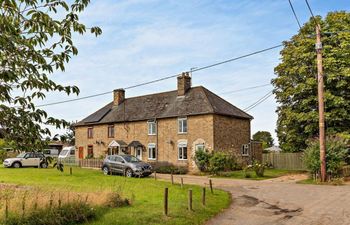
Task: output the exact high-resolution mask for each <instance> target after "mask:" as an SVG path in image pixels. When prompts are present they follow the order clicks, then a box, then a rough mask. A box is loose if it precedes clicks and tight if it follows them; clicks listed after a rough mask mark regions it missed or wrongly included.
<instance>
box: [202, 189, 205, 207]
mask: <svg viewBox="0 0 350 225" xmlns="http://www.w3.org/2000/svg"><path fill="white" fill-rule="evenodd" d="M202 205H205V187H203V191H202Z"/></svg>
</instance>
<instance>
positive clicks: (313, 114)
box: [272, 11, 350, 152]
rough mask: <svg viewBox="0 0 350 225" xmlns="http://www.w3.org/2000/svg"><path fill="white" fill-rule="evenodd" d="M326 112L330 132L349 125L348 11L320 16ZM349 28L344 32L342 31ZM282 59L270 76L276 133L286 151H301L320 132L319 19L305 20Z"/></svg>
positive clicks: (283, 53) (349, 65)
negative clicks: (273, 74) (275, 107)
mask: <svg viewBox="0 0 350 225" xmlns="http://www.w3.org/2000/svg"><path fill="white" fill-rule="evenodd" d="M316 19H317V21H318V23H319V24H320V25H321V31H322V45H323V66H324V74H325V116H326V125H327V132H328V133H340V132H344V131H349V127H350V117H349V114H350V95H349V93H350V57H349V53H350V33H349V32H348V31H349V30H350V13H349V12H345V11H341V12H330V13H328V15H327V16H326V17H325V18H324V19H322V18H321V17H316ZM342 31H345V32H342ZM281 56H282V58H281V60H282V62H281V63H280V64H279V65H278V66H277V67H276V68H275V73H276V75H277V78H275V79H273V80H272V84H273V85H274V94H275V96H276V100H277V102H278V104H279V106H278V108H277V113H278V120H277V136H278V139H279V142H280V146H281V148H282V149H283V150H284V151H290V152H293V151H300V150H303V149H305V148H306V147H307V143H306V141H307V140H308V139H309V138H313V137H316V136H318V101H317V84H318V82H317V78H316V77H317V67H316V51H315V23H314V21H312V20H310V21H309V22H307V23H305V24H304V26H303V27H302V28H301V30H300V31H299V33H298V34H296V35H294V36H293V37H292V38H291V40H289V41H285V42H284V49H283V50H282V51H281Z"/></svg>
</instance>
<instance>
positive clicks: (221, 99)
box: [203, 87, 254, 119]
mask: <svg viewBox="0 0 350 225" xmlns="http://www.w3.org/2000/svg"><path fill="white" fill-rule="evenodd" d="M203 89H204V90H205V91H207V92H209V93H210V94H212V95H214V96H215V97H218V98H219V99H220V100H222V101H224V102H226V103H227V104H230V105H231V106H232V107H234V108H235V109H237V110H239V111H240V112H242V113H244V114H245V115H247V116H249V117H251V118H252V119H253V118H254V117H253V116H251V115H250V114H248V113H246V112H245V111H243V110H242V109H240V108H238V107H237V106H235V105H233V104H232V103H231V102H229V101H227V100H225V99H224V98H222V97H220V96H219V95H217V94H215V93H214V92H212V91H210V90H209V89H207V88H205V87H203ZM206 97H207V98H208V96H207V94H206ZM209 103H210V105H211V106H212V103H211V102H210V101H209ZM212 107H213V106H212ZM213 109H214V107H213ZM214 113H215V110H214Z"/></svg>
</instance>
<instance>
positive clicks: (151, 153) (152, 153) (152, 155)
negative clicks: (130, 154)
mask: <svg viewBox="0 0 350 225" xmlns="http://www.w3.org/2000/svg"><path fill="white" fill-rule="evenodd" d="M156 158H157V156H156V145H155V144H153V143H151V144H148V159H151V160H155V159H156Z"/></svg>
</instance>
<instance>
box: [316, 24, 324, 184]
mask: <svg viewBox="0 0 350 225" xmlns="http://www.w3.org/2000/svg"><path fill="white" fill-rule="evenodd" d="M316 53H317V80H318V113H319V139H320V160H321V181H322V182H325V181H326V178H327V173H326V135H325V118H324V82H323V65H322V42H321V27H320V25H319V24H316Z"/></svg>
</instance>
